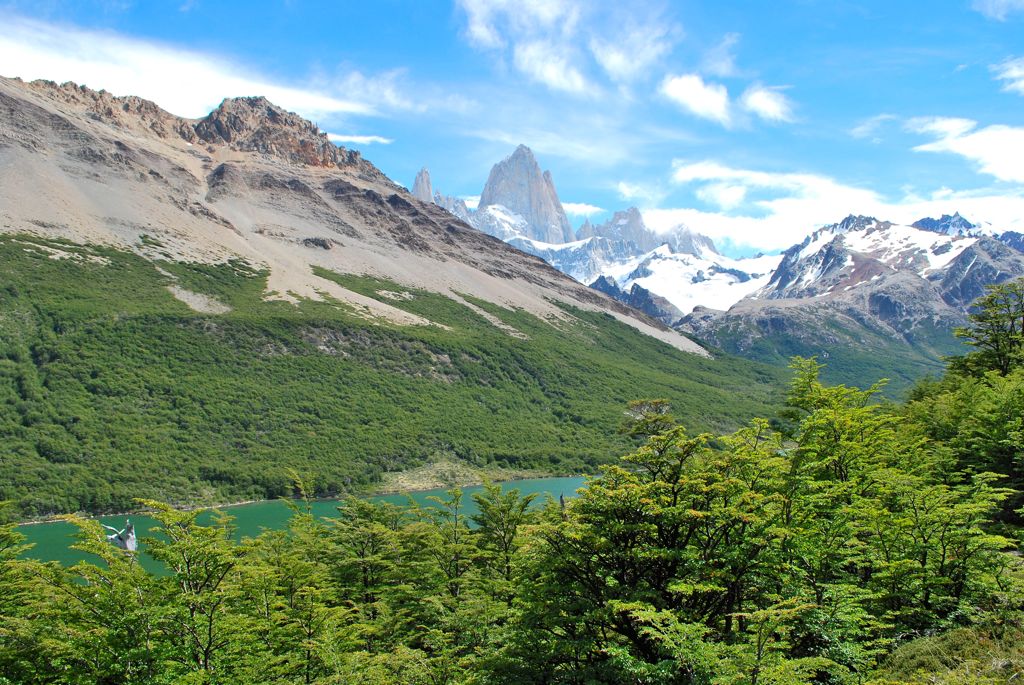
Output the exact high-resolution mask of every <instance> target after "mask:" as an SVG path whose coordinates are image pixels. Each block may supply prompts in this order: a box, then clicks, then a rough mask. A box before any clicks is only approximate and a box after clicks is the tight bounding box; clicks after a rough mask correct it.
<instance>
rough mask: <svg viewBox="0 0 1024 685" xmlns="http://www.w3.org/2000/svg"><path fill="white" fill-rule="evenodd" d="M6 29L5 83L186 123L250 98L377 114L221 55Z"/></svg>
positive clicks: (68, 31) (105, 36)
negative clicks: (34, 85)
mask: <svg viewBox="0 0 1024 685" xmlns="http://www.w3.org/2000/svg"><path fill="white" fill-rule="evenodd" d="M0 23H2V24H3V26H4V30H3V31H2V32H0V64H2V65H4V71H5V74H4V75H5V76H19V77H21V78H23V79H25V80H33V79H48V80H53V81H74V82H76V83H79V84H84V85H87V86H90V87H92V88H96V89H101V88H102V89H105V90H108V91H110V92H112V93H114V94H115V95H138V96H140V97H143V98H146V99H148V100H152V101H154V102H156V103H157V104H158V105H160V106H161V107H163V108H164V109H166V110H168V111H169V112H172V113H173V114H177V115H179V116H185V117H201V116H204V115H206V114H207V113H208V112H209V111H210V110H211V109H213V108H215V107H216V106H217V105H218V104H219V103H220V101H221V100H223V99H224V98H225V97H235V96H246V95H265V96H266V97H267V98H269V99H270V100H271V101H272V102H274V103H276V104H278V105H280V106H282V107H284V108H286V109H289V110H292V111H295V112H298V113H299V114H301V115H302V116H305V117H307V118H310V119H322V118H327V117H330V116H332V115H339V114H340V115H345V114H362V115H365V114H372V113H374V107H373V106H372V105H371V104H369V103H367V102H361V101H359V100H353V99H349V98H348V97H341V96H335V95H332V94H330V93H327V92H323V91H322V90H319V89H315V88H303V87H296V86H293V85H283V84H281V83H277V82H274V81H273V80H271V79H268V78H266V77H263V76H261V75H259V74H255V73H252V72H249V71H248V70H246V69H245V68H242V67H240V66H239V65H237V64H234V63H232V62H231V61H230V60H228V59H225V58H223V57H219V56H215V55H210V54H206V53H201V52H195V51H190V50H183V49H180V48H175V47H173V46H169V45H165V44H160V43H154V42H148V41H143V40H137V39H133V38H127V37H125V36H122V35H120V34H116V33H110V32H99V31H89V30H83V29H77V28H69V27H61V26H56V25H53V24H47V23H44V22H40V21H34V20H30V19H24V18H21V17H18V16H15V15H10V14H4V13H0Z"/></svg>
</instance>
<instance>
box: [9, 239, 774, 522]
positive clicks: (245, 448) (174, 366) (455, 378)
mask: <svg viewBox="0 0 1024 685" xmlns="http://www.w3.org/2000/svg"><path fill="white" fill-rule="evenodd" d="M145 249H146V250H149V251H150V252H152V251H154V250H157V251H158V250H160V249H162V248H161V246H160V245H159V243H157V242H156V241H154V240H152V239H149V240H148V241H147V245H146V248H145ZM321 275H322V276H324V277H325V278H332V279H334V280H336V281H338V282H339V283H341V284H342V285H344V286H345V287H347V288H350V289H353V290H356V291H358V292H361V293H363V294H365V295H367V296H369V297H373V298H376V299H378V300H381V301H384V302H387V303H388V304H390V305H392V306H395V307H399V308H402V309H405V310H407V311H410V312H413V313H415V314H419V315H422V316H424V317H426V318H427V319H429V320H430V321H433V322H435V323H437V324H440V325H438V326H397V325H391V324H389V323H387V322H384V321H380V320H375V319H369V318H367V317H366V316H365V315H364V314H363V313H361V312H358V311H355V310H353V309H352V308H350V307H346V306H344V305H342V304H341V303H339V302H335V301H330V300H328V301H324V302H313V301H303V302H301V303H300V304H298V305H294V304H290V303H287V302H281V301H267V300H265V299H264V289H265V287H266V274H265V273H262V272H259V271H255V270H253V269H252V268H251V267H250V266H247V265H245V264H242V263H238V262H232V263H226V264H221V265H217V266H210V265H201V264H183V263H179V262H175V261H173V260H170V259H168V260H166V261H162V260H160V261H157V262H156V263H154V262H152V261H148V260H146V259H143V258H142V257H140V256H138V255H135V254H132V253H130V252H125V251H119V250H114V249H110V248H103V247H95V246H94V247H83V246H80V245H74V244H71V243H65V242H60V241H48V240H43V239H40V238H37V237H30V236H13V237H12V236H7V237H2V238H0V500H10V501H12V502H13V503H14V506H15V508H16V510H17V515H18V516H19V517H21V518H27V517H31V516H40V515H45V514H50V513H54V512H69V511H82V510H84V511H89V512H110V511H124V510H126V509H128V508H130V507H131V506H132V500H133V498H136V497H149V498H157V499H161V500H163V501H168V502H170V503H173V504H186V503H189V504H195V503H207V504H210V503H223V502H227V501H240V500H249V499H262V498H268V497H277V496H282V495H290V494H292V484H291V482H290V479H289V477H288V475H287V474H288V473H289V469H294V470H295V471H298V472H300V473H304V474H309V475H311V476H313V477H315V483H316V486H315V492H314V493H313V494H316V495H322V494H328V493H337V492H343V491H353V490H358V489H359V488H361V487H365V486H367V485H369V484H373V483H375V482H377V481H378V480H379V478H380V477H381V474H383V473H385V472H388V471H394V470H399V469H405V468H409V467H414V466H418V465H421V464H424V463H428V462H429V461H430V460H431V459H432V458H434V456H435V455H437V454H445V455H451V456H454V457H455V458H458V459H460V460H462V461H463V462H465V463H468V464H470V465H472V466H474V467H479V468H484V469H486V468H489V467H492V468H499V467H506V468H508V467H511V468H517V469H523V468H533V469H538V470H541V471H544V472H548V473H558V472H561V473H579V472H588V473H590V472H593V471H594V469H595V468H596V466H597V465H598V464H601V463H607V462H609V461H611V460H613V459H614V458H615V457H616V456H617V455H619V454H622V453H623V452H624V451H625V450H626V449H628V446H629V443H628V439H627V438H626V437H624V436H621V435H618V434H616V433H615V432H614V431H609V430H608V427H609V426H614V425H615V423H616V422H617V420H618V411H619V409H618V408H619V407H621V406H622V405H624V404H625V403H626V402H627V401H629V400H630V399H634V398H636V397H648V396H664V397H666V398H668V399H670V400H671V401H672V403H673V406H674V407H675V408H676V411H677V413H678V414H679V415H680V416H681V417H682V418H683V419H684V420H685V421H686V422H687V424H688V425H690V426H695V427H700V428H701V429H718V430H723V429H729V428H734V427H736V426H738V425H741V424H742V423H743V422H745V421H747V420H749V418H750V417H752V416H755V415H758V414H763V413H764V412H765V410H766V408H767V407H768V406H769V405H770V404H771V403H772V402H773V401H775V393H776V392H777V390H778V389H780V388H782V387H783V386H784V380H783V376H782V375H781V374H780V373H779V372H777V371H776V370H774V369H771V368H768V367H762V366H758V365H756V364H753V363H750V362H746V361H742V360H738V359H734V358H729V357H724V358H718V359H714V360H711V359H704V358H701V357H697V356H695V355H691V354H685V353H681V352H678V351H676V350H674V349H672V348H670V347H669V346H667V345H665V344H663V343H660V342H657V341H655V340H653V339H651V338H649V337H647V336H644V335H641V334H640V333H638V332H637V331H635V330H634V329H632V328H630V327H628V326H626V325H623V324H621V323H619V322H618V321H616V320H615V319H613V318H612V317H610V316H607V315H603V314H598V313H593V312H584V311H576V310H574V311H571V312H567V313H568V314H571V317H566V319H565V320H564V321H560V322H555V325H552V323H549V322H545V321H541V320H539V319H537V318H536V317H534V316H532V315H530V314H528V313H525V312H522V311H512V310H509V309H503V308H501V307H498V306H495V305H492V304H489V303H487V302H484V301H482V300H478V299H475V298H473V297H472V296H471V295H464V296H463V299H464V301H465V302H467V303H469V305H471V306H466V305H465V304H462V303H460V302H458V301H456V300H454V299H450V298H448V297H444V296H442V295H438V294H433V293H428V292H422V291H413V290H410V289H408V288H403V287H402V286H400V285H397V284H395V283H388V282H384V281H379V280H375V279H371V278H365V277H357V276H342V275H338V274H333V273H331V272H321ZM170 285H176V286H177V287H180V288H183V289H185V290H188V291H191V292H193V293H198V294H202V295H205V296H209V297H214V298H216V299H217V300H219V301H220V302H221V303H223V304H225V305H229V306H230V307H231V308H232V309H231V311H230V312H227V313H223V314H201V313H198V312H196V311H193V310H192V309H190V308H189V307H188V306H186V305H185V304H184V303H183V302H181V301H179V300H177V299H175V298H174V297H173V296H172V295H171V293H170V292H169V291H168V286H170ZM473 307H475V308H476V309H474V308H473ZM480 311H483V312H484V313H485V314H487V315H489V316H493V317H496V318H497V319H500V320H501V321H503V322H505V323H506V324H508V325H509V326H512V327H514V328H515V329H517V330H518V331H520V332H521V333H523V334H524V335H525V336H526V339H520V338H517V337H512V336H510V335H508V334H506V333H505V332H504V331H502V330H501V329H499V328H497V327H495V326H494V325H492V324H491V323H489V322H488V321H487V320H486V319H485V318H484V316H483V315H481V314H480V313H479V312H480Z"/></svg>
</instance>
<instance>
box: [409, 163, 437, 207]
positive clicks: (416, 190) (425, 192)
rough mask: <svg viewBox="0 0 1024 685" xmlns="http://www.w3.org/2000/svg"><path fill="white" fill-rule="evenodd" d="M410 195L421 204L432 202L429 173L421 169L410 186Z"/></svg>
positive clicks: (432, 195)
mask: <svg viewBox="0 0 1024 685" xmlns="http://www.w3.org/2000/svg"><path fill="white" fill-rule="evenodd" d="M412 194H413V197H415V198H416V199H417V200H420V201H421V202H433V200H434V189H433V187H432V186H431V184H430V171H428V170H427V167H423V168H422V169H420V170H419V173H417V174H416V180H415V181H413V184H412Z"/></svg>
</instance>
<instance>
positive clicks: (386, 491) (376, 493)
mask: <svg viewBox="0 0 1024 685" xmlns="http://www.w3.org/2000/svg"><path fill="white" fill-rule="evenodd" d="M586 476H587V474H585V473H571V474H568V475H564V474H562V475H558V474H546V475H542V474H538V475H532V476H521V477H512V478H507V479H504V480H494V481H491V482H493V483H497V484H503V483H517V482H519V481H524V480H542V479H544V478H585V477H586ZM483 482H484V479H483V478H480V479H478V480H476V481H474V482H472V483H461V484H455V485H450V486H445V485H442V486H441V487H432V486H424V487H415V488H388V487H382V488H378V489H374V490H372V491H370V492H366V493H362V494H358V495H355V496H357V497H384V496H387V495H404V494H409V495H413V494H416V493H418V492H430V491H431V490H443V489H445V488H448V487H452V488H472V487H476V486H478V485H483ZM346 494H347V495H348V496H352V493H341V492H338V493H332V494H329V495H324V496H323V497H314V498H311V499H310V501H311V502H326V501H329V500H337V499H341V498H343V497H344V496H346ZM280 500H289V501H300V500H299V498H297V497H273V498H269V499H248V500H239V501H235V502H227V503H222V504H199V505H187V506H183V507H174V508H175V509H177V510H178V511H195V510H196V509H209V510H214V509H231V508H233V507H243V506H246V505H248V504H260V503H261V502H278V501H280ZM139 515H143V516H144V515H146V511H145V510H142V509H137V510H134V511H124V512H113V513H110V514H88V513H83V512H71V513H67V514H55V515H53V516H50V517H48V518H42V519H31V520H28V521H18V522H17V523H15V524H14V527H15V528H21V527H22V526H39V525H46V524H49V523H61V522H62V521H64V517H65V516H81V517H83V518H86V519H92V520H96V519H100V518H104V517H108V516H139Z"/></svg>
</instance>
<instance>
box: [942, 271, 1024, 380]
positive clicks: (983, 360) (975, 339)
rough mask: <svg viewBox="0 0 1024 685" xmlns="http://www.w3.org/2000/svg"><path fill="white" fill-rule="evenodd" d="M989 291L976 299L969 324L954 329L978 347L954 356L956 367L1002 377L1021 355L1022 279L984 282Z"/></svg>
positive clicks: (1023, 336) (1023, 322)
mask: <svg viewBox="0 0 1024 685" xmlns="http://www.w3.org/2000/svg"><path fill="white" fill-rule="evenodd" d="M985 289H986V290H987V291H988V294H986V295H983V296H982V297H980V298H978V300H977V301H976V302H975V303H974V305H973V306H974V309H975V310H976V311H974V312H973V313H972V314H971V315H970V320H971V323H970V325H969V326H967V327H964V328H958V329H956V330H955V331H954V333H955V334H956V336H957V337H959V338H963V339H964V340H965V341H966V343H967V344H968V345H970V346H972V347H974V348H976V349H977V351H976V352H973V353H971V354H969V355H966V356H965V357H962V358H959V359H954V360H952V362H951V366H952V368H953V369H955V370H960V371H972V372H975V373H977V372H978V371H988V370H994V371H998V372H999V374H1000V375H1002V376H1005V375H1006V374H1008V373H1009V372H1010V369H1011V368H1012V367H1013V366H1014V365H1016V364H1019V363H1020V362H1021V360H1022V355H1024V279H1019V280H1016V281H1012V282H1007V283H1001V284H999V285H987V286H985Z"/></svg>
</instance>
